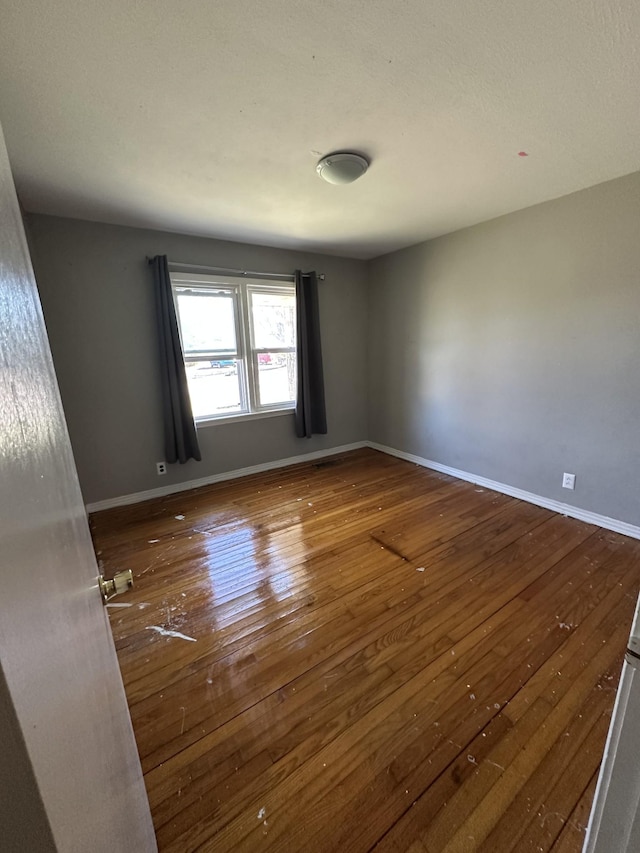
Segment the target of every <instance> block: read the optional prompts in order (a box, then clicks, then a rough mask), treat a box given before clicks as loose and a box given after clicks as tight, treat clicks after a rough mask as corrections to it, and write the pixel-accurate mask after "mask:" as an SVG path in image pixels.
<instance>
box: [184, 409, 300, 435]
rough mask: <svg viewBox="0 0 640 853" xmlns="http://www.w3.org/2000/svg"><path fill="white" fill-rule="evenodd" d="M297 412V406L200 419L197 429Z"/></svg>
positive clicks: (197, 421) (197, 422)
mask: <svg viewBox="0 0 640 853" xmlns="http://www.w3.org/2000/svg"><path fill="white" fill-rule="evenodd" d="M293 412H295V406H290V407H289V408H287V409H267V410H265V411H264V412H250V413H249V414H247V413H243V414H239V415H226V416H225V417H222V418H200V419H199V420H196V427H197V429H200V427H211V426H217V425H218V424H232V423H237V422H238V421H258V420H262V418H277V417H278V416H280V415H291V414H293Z"/></svg>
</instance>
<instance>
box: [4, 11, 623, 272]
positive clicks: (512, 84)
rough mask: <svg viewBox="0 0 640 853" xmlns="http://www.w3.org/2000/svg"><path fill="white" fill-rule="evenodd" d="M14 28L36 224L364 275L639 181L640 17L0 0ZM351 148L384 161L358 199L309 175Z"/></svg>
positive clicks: (10, 36) (17, 126)
mask: <svg viewBox="0 0 640 853" xmlns="http://www.w3.org/2000/svg"><path fill="white" fill-rule="evenodd" d="M0 22H1V23H0V120H1V121H2V124H3V126H4V131H5V135H6V138H7V144H8V147H9V154H10V157H11V160H12V164H13V169H14V174H15V178H16V183H17V186H18V191H19V194H20V197H21V200H22V203H23V205H24V207H25V208H26V210H28V211H38V212H42V213H52V214H59V215H63V216H72V217H79V218H86V219H93V220H98V221H104V222H115V223H123V224H130V225H139V226H147V227H152V228H164V229H168V230H174V231H181V232H187V233H192V234H201V235H210V236H217V237H224V238H230V239H235V240H246V241H250V242H256V243H264V244H268V245H279V246H298V247H302V248H305V249H315V250H317V251H323V252H332V253H335V254H343V255H352V256H356V257H372V256H375V255H379V254H382V253H383V252H387V251H390V250H392V249H396V248H399V247H401V246H406V245H409V244H412V243H416V242H419V241H421V240H424V239H426V238H429V237H433V236H436V235H439V234H443V233H446V232H448V231H453V230H456V229H458V228H461V227H463V226H465V225H470V224H472V223H475V222H479V221H482V220H486V219H490V218H492V217H495V216H498V215H500V214H503V213H507V212H509V211H512V210H517V209H519V208H522V207H527V206H529V205H532V204H535V203H537V202H540V201H543V200H546V199H549V198H554V197H557V196H560V195H564V194H566V193H569V192H572V191H574V190H577V189H581V188H583V187H586V186H590V185H592V184H596V183H599V182H601V181H605V180H608V179H610V178H614V177H617V176H619V175H623V174H627V173H629V172H633V171H636V170H637V169H640V104H639V94H640V3H639V2H638V0H562V2H558V0H466V2H462V0H323V2H317V3H311V2H308V0H297V2H294V0H200V2H196V0H191V2H189V0H187V2H184V0H183V1H182V2H178V0H172V2H171V0H55V2H51V0H20V2H17V0H0ZM340 149H354V150H356V151H358V152H361V153H364V154H366V155H367V156H369V157H370V158H371V160H372V165H371V168H370V170H369V172H368V173H367V175H365V176H364V178H362V179H361V180H360V181H359V182H357V183H355V184H352V185H350V186H342V187H337V186H331V185H329V184H325V183H324V182H322V181H321V180H320V179H319V178H318V177H317V176H316V173H315V164H316V161H317V160H318V159H319V157H320V156H321V155H324V154H327V153H329V152H332V151H334V150H340ZM521 150H524V151H526V152H528V153H529V156H528V157H519V156H518V152H519V151H521Z"/></svg>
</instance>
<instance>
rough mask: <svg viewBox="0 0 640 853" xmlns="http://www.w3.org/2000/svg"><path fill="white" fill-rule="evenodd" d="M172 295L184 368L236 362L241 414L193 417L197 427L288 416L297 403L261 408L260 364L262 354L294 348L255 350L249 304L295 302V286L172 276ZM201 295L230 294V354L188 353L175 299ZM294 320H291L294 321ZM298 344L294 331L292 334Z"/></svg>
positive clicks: (197, 275)
mask: <svg viewBox="0 0 640 853" xmlns="http://www.w3.org/2000/svg"><path fill="white" fill-rule="evenodd" d="M170 278H171V292H172V295H173V303H174V306H175V310H176V318H177V321H178V331H179V334H180V343H181V345H182V355H183V358H184V362H185V366H186V365H187V364H188V363H190V362H198V361H208V360H210V361H213V360H216V359H224V358H229V359H235V360H236V363H237V364H238V386H239V392H240V406H241V410H240V411H233V412H223V413H221V414H219V415H216V414H209V415H202V416H199V417H196V416H194V420H195V422H196V424H197V425H198V426H206V425H213V424H219V423H224V422H228V421H236V420H249V419H255V418H261V417H273V416H275V415H280V414H287V413H290V412H292V411H294V409H295V405H296V400H295V398H294V399H293V400H286V401H283V402H282V403H270V404H265V405H261V404H260V382H259V360H258V356H259V355H260V354H262V353H293V354H294V356H295V354H296V352H297V346H295V345H294V346H292V347H266V348H265V347H256V346H255V335H254V328H253V311H252V304H251V294H252V293H274V294H275V293H287V294H289V295H293V296H294V298H295V284H294V282H293V281H287V280H283V279H261V278H249V277H245V276H243V277H242V278H240V277H238V278H235V277H233V276H229V275H225V276H217V275H213V274H200V273H183V272H171V273H170ZM183 290H191V291H200V292H201V294H202V295H211V296H212V298H215V295H214V294H213V293H212V291H214V290H218V291H219V292H221V293H225V294H230V295H231V296H232V298H233V308H234V324H235V332H236V349H235V350H234V351H232V350H213V349H211V350H199V351H198V352H197V353H187V352H186V351H185V348H184V341H183V336H182V323H181V320H180V307H179V300H178V298H177V297H178V296H179V294H180V291H183ZM295 320H297V317H296V318H294V321H295ZM294 340H295V342H296V344H297V331H294Z"/></svg>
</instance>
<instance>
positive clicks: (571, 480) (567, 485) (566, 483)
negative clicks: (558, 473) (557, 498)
mask: <svg viewBox="0 0 640 853" xmlns="http://www.w3.org/2000/svg"><path fill="white" fill-rule="evenodd" d="M575 487H576V475H575V474H563V475H562V488H563V489H575Z"/></svg>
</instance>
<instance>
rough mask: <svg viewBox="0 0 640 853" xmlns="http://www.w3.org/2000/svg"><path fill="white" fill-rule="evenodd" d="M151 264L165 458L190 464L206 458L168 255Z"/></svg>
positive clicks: (157, 257)
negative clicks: (191, 393) (191, 395)
mask: <svg viewBox="0 0 640 853" xmlns="http://www.w3.org/2000/svg"><path fill="white" fill-rule="evenodd" d="M149 263H150V264H151V268H152V270H153V284H154V290H155V296H156V309H157V315H158V335H159V338H160V377H161V381H162V395H163V420H164V436H165V451H164V453H165V459H166V460H167V462H172V463H173V462H186V461H187V460H188V459H197V460H198V461H200V459H202V457H201V456H200V447H199V446H198V436H197V433H196V425H195V422H194V420H193V413H192V411H191V399H190V398H189V388H188V386H187V374H186V371H185V366H184V358H183V355H182V345H181V344H180V334H179V332H178V319H177V317H176V309H175V306H174V304H173V294H172V292H171V279H170V277H169V264H168V262H167V256H166V255H156V256H155V258H152V259H151V260H150V261H149Z"/></svg>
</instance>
